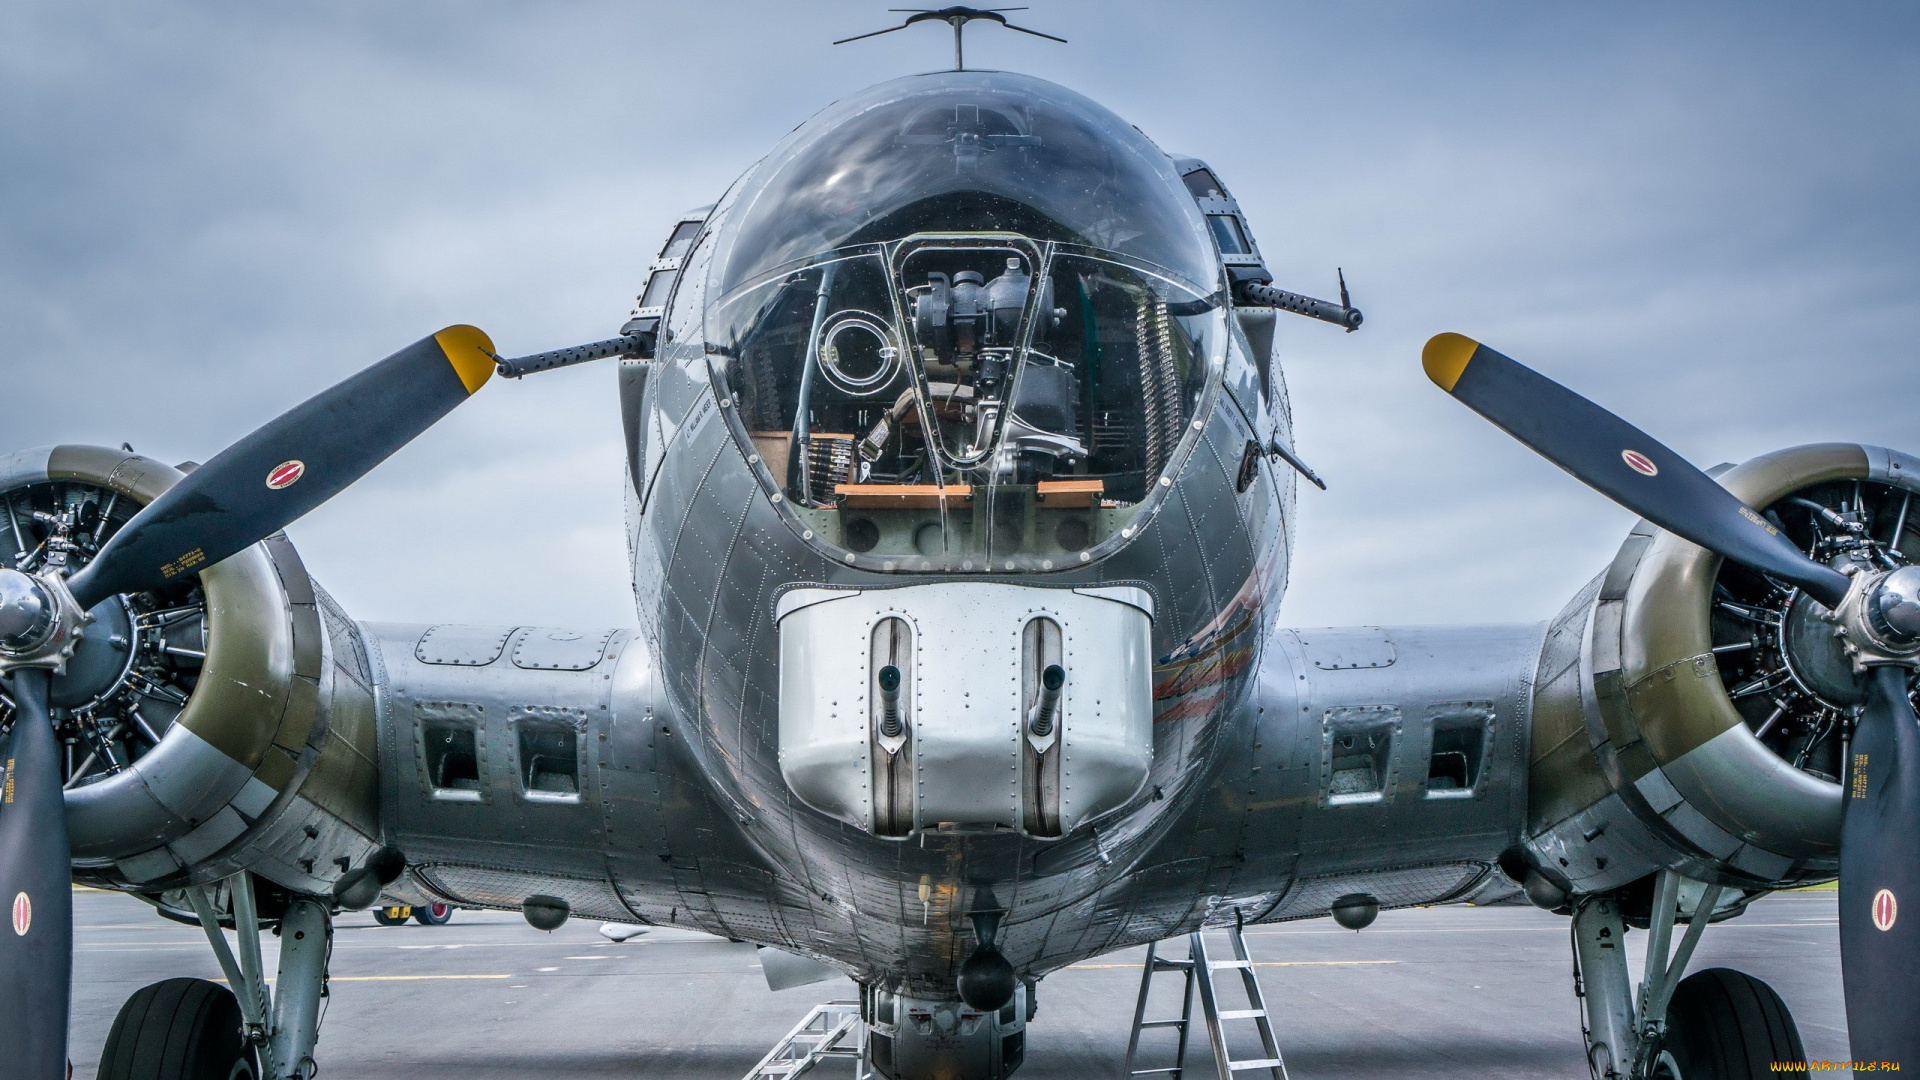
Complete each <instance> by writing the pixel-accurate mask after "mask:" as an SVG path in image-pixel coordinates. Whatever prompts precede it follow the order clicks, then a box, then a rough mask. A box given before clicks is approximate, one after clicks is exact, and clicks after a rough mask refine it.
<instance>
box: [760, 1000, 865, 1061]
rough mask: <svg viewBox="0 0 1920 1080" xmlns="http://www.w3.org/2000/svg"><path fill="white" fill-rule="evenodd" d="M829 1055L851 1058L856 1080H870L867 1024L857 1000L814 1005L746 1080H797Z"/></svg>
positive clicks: (843, 1058) (842, 1058) (762, 1059)
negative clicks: (796, 1078)
mask: <svg viewBox="0 0 1920 1080" xmlns="http://www.w3.org/2000/svg"><path fill="white" fill-rule="evenodd" d="M829 1058H838V1059H841V1060H848V1059H851V1060H852V1062H853V1075H854V1080H869V1078H870V1077H871V1075H872V1072H871V1068H870V1065H869V1063H868V1061H867V1025H866V1022H865V1021H863V1020H861V1019H860V1003H859V1002H857V1001H829V1002H826V1003H824V1004H821V1005H816V1006H814V1007H813V1011H811V1012H809V1013H807V1015H806V1018H805V1019H803V1020H801V1021H800V1022H799V1023H798V1024H796V1025H794V1028H793V1030H792V1031H789V1032H787V1035H786V1037H785V1038H783V1039H781V1040H780V1042H779V1043H777V1044H775V1046H774V1048H773V1049H772V1050H770V1051H768V1052H767V1056H766V1057H764V1058H761V1059H760V1063H759V1064H758V1065H755V1066H754V1067H753V1070H752V1071H751V1072H749V1073H747V1075H746V1077H745V1080H794V1078H795V1077H798V1076H800V1075H801V1074H803V1073H806V1072H808V1071H810V1070H811V1069H812V1068H813V1067H814V1066H815V1065H818V1064H820V1063H821V1062H823V1061H826V1060H827V1059H829Z"/></svg>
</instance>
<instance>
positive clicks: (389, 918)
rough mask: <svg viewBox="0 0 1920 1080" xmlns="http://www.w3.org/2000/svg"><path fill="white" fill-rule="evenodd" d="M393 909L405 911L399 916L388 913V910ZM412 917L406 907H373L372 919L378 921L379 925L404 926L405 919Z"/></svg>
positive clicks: (411, 913) (405, 923)
mask: <svg viewBox="0 0 1920 1080" xmlns="http://www.w3.org/2000/svg"><path fill="white" fill-rule="evenodd" d="M395 910H399V911H406V912H407V913H406V914H405V915H400V916H394V915H389V914H388V912H390V911H395ZM416 910H417V909H416ZM412 917H413V912H412V911H408V910H407V909H406V908H393V907H377V908H374V909H373V921H374V922H377V923H379V924H380V925H381V926H405V925H407V920H408V919H410V918H412Z"/></svg>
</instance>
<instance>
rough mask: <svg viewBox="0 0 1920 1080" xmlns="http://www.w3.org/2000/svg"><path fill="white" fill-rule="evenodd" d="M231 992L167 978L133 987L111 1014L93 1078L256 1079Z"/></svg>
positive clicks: (257, 1070)
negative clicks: (121, 1003)
mask: <svg viewBox="0 0 1920 1080" xmlns="http://www.w3.org/2000/svg"><path fill="white" fill-rule="evenodd" d="M259 1075H260V1068H259V1065H258V1063H257V1062H256V1061H255V1059H254V1054H253V1049H252V1048H251V1047H249V1046H247V1044H246V1040H245V1038H244V1037H243V1035H242V1031H241V1020H240V1002H239V1001H238V1000H236V999H235V998H234V996H233V991H231V990H228V989H227V988H226V987H224V986H221V985H220V984H218V983H211V982H208V981H207V980H205V979H168V980H166V981H165V982H157V983H154V984H153V985H152V986H148V987H144V988H142V989H140V990H137V991H135V992H134V995H133V996H132V997H130V998H128V999H127V1003H126V1004H125V1005H122V1006H120V1015H118V1016H116V1017H114V1018H113V1030H112V1031H110V1032H108V1033H107V1045H106V1049H104V1050H102V1051H101V1052H100V1072H99V1080H257V1078H258V1077H259Z"/></svg>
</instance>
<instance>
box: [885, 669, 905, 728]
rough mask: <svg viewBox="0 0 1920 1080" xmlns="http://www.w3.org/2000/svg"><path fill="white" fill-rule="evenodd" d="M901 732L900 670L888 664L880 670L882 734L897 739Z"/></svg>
mask: <svg viewBox="0 0 1920 1080" xmlns="http://www.w3.org/2000/svg"><path fill="white" fill-rule="evenodd" d="M901 730H902V728H901V726H900V669H899V668H897V667H894V666H893V665H892V664H888V665H887V666H886V667H883V668H881V669H880V734H881V735H883V736H885V737H886V738H889V739H897V738H899V737H900V732H901Z"/></svg>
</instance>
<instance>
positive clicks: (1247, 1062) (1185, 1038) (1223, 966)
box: [1126, 908, 1288, 1080]
mask: <svg viewBox="0 0 1920 1080" xmlns="http://www.w3.org/2000/svg"><path fill="white" fill-rule="evenodd" d="M1219 914H1220V915H1225V914H1226V912H1224V911H1222V912H1220V913H1219ZM1210 934H1212V935H1224V937H1225V938H1226V941H1225V942H1224V946H1225V947H1224V949H1222V948H1220V947H1219V946H1218V945H1216V944H1215V943H1213V942H1209V941H1208V940H1207V939H1208V935H1210ZM1167 944H1168V942H1156V943H1154V944H1152V945H1149V946H1148V947H1147V957H1146V961H1145V963H1144V964H1143V965H1142V967H1141V971H1140V996H1139V998H1138V1000H1137V1001H1136V1002H1135V1004H1134V1009H1133V1031H1132V1034H1131V1035H1130V1036H1129V1037H1128V1040H1127V1060H1126V1075H1127V1076H1128V1077H1136V1076H1166V1077H1169V1078H1170V1080H1186V1059H1187V1046H1188V1042H1189V1041H1190V1037H1191V1035H1192V1032H1193V1005H1194V997H1195V995H1196V992H1197V994H1198V997H1199V999H1200V1016H1201V1019H1202V1020H1203V1021H1204V1022H1205V1023H1206V1028H1207V1042H1208V1045H1209V1046H1210V1047H1211V1048H1212V1050H1213V1060H1214V1065H1215V1068H1216V1069H1217V1070H1218V1073H1219V1077H1220V1080H1235V1078H1236V1077H1242V1076H1258V1075H1259V1074H1260V1072H1261V1070H1265V1071H1266V1072H1267V1074H1268V1076H1269V1077H1270V1078H1271V1080H1288V1078H1287V1066H1286V1062H1285V1061H1284V1060H1283V1059H1282V1057H1281V1054H1280V1044H1279V1041H1278V1040H1277V1039H1276V1038H1275V1037H1274V1034H1273V1019H1272V1017H1271V1016H1270V1015H1269V1014H1268V1011H1267V1002H1266V995H1265V994H1263V993H1262V992H1261V990H1260V979H1259V976H1258V975H1257V974H1256V972H1255V969H1254V961H1253V958H1252V956H1250V955H1249V954H1248V952H1247V939H1246V933H1245V925H1244V922H1243V916H1242V915H1241V913H1240V911H1239V909H1238V908H1235V909H1232V921H1231V922H1229V923H1225V924H1224V925H1222V926H1220V927H1217V928H1213V927H1208V926H1206V925H1202V926H1201V928H1200V929H1198V930H1195V931H1194V932H1193V933H1191V934H1189V935H1187V955H1186V957H1185V958H1184V959H1174V958H1171V957H1167V956H1162V955H1161V954H1160V949H1161V947H1162V946H1164V945H1167ZM1176 948H1177V946H1176ZM1223 954H1224V955H1223ZM1228 971H1233V972H1238V973H1239V975H1240V991H1241V993H1240V995H1239V996H1241V997H1244V998H1245V1004H1246V1007H1245V1008H1237V1007H1233V1006H1236V1005H1238V1004H1239V1003H1238V1002H1235V1001H1225V1002H1223V1000H1222V996H1223V995H1222V989H1223V988H1222V986H1221V983H1222V982H1223V981H1224V982H1225V983H1226V984H1227V987H1228V988H1230V987H1231V986H1232V980H1231V979H1228V980H1221V979H1218V978H1216V976H1218V975H1219V974H1221V973H1223V972H1228ZM1165 973H1177V974H1179V975H1180V976H1181V982H1182V986H1181V995H1180V1015H1179V1016H1178V1017H1177V1018H1164V1019H1148V1017H1147V1008H1148V999H1149V998H1151V997H1152V996H1153V988H1154V983H1155V979H1154V976H1156V975H1160V974H1165ZM1160 981H1161V982H1162V983H1164V982H1165V981H1166V980H1160ZM1229 996H1231V991H1230V989H1229ZM1245 1023H1252V1024H1253V1025H1254V1029H1255V1034H1256V1035H1257V1036H1258V1038H1259V1041H1260V1051H1259V1056H1258V1057H1252V1058H1234V1057H1233V1056H1232V1055H1231V1052H1230V1051H1231V1047H1230V1045H1229V1035H1230V1032H1229V1029H1228V1027H1227V1025H1228V1024H1235V1025H1239V1024H1245ZM1159 1031H1171V1032H1173V1034H1174V1036H1175V1045H1174V1047H1173V1063H1172V1064H1171V1065H1159V1066H1151V1067H1140V1065H1141V1063H1142V1062H1143V1060H1144V1059H1145V1058H1147V1057H1148V1056H1156V1055H1157V1053H1161V1052H1164V1051H1163V1050H1161V1049H1160V1048H1158V1047H1152V1046H1149V1047H1148V1048H1147V1049H1146V1051H1145V1052H1143V1051H1142V1048H1141V1036H1142V1035H1143V1034H1145V1033H1148V1032H1159ZM1152 1041H1162V1040H1152ZM1233 1041H1234V1042H1240V1041H1241V1040H1233Z"/></svg>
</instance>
